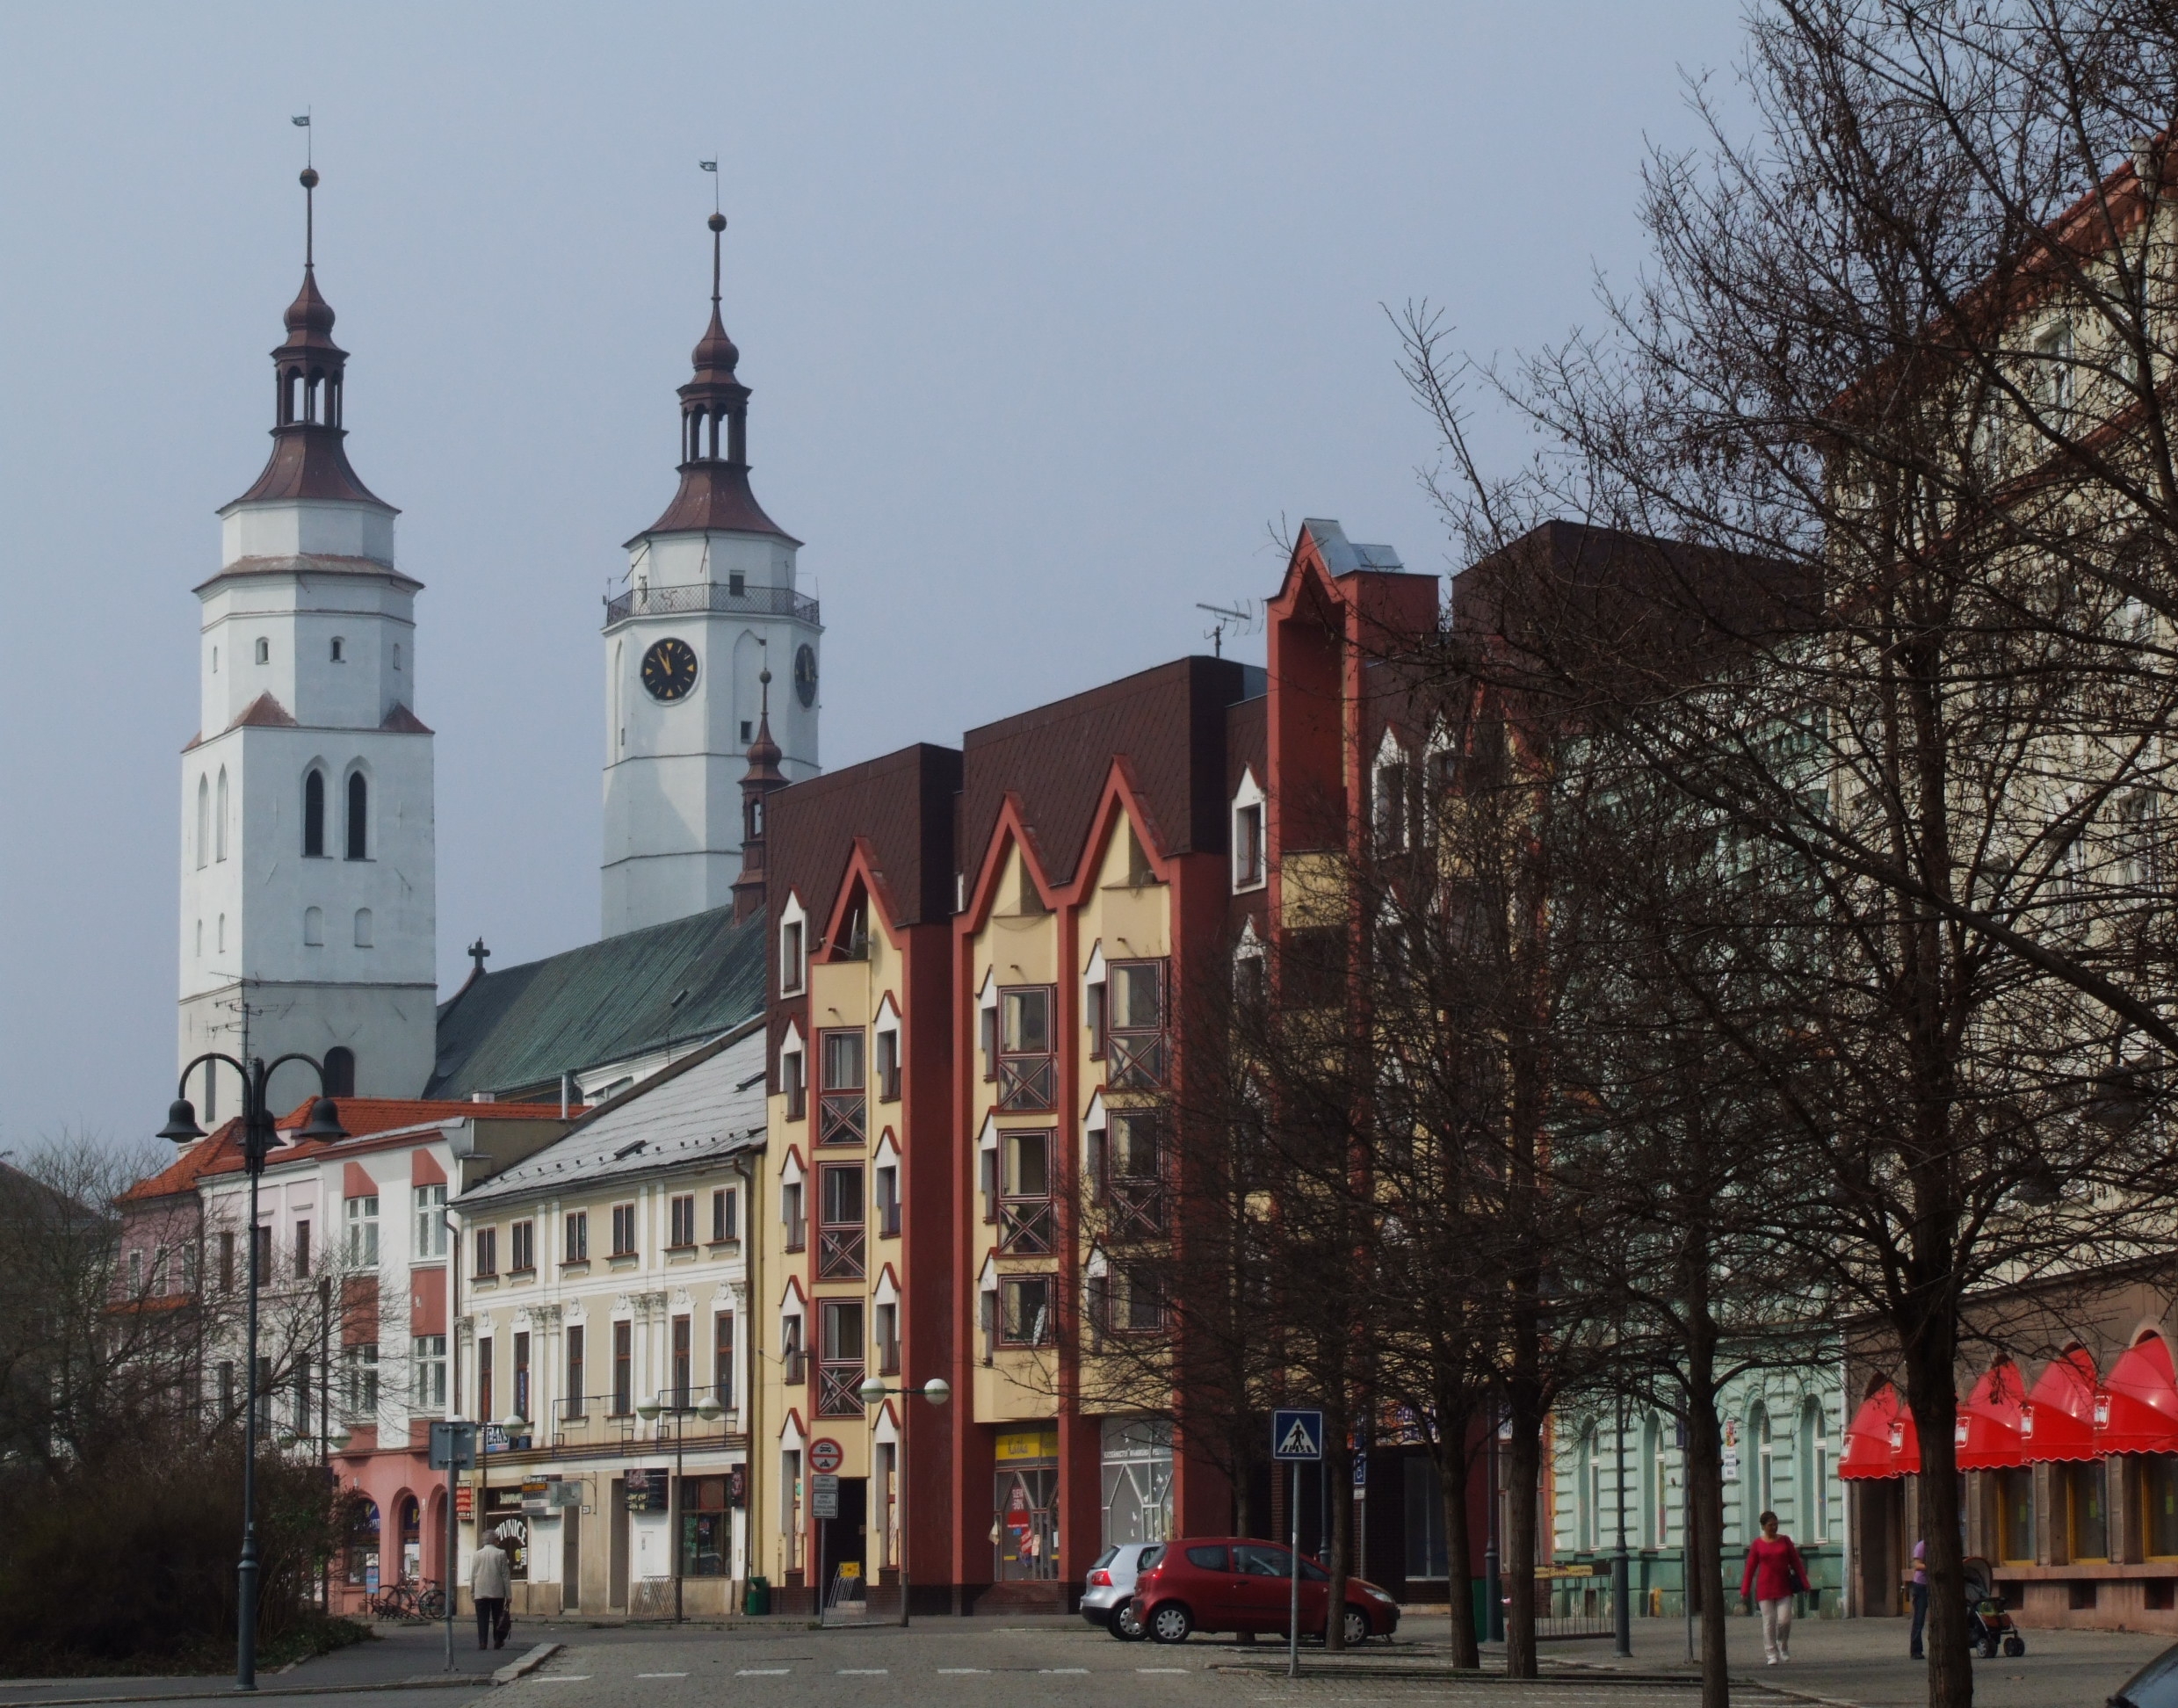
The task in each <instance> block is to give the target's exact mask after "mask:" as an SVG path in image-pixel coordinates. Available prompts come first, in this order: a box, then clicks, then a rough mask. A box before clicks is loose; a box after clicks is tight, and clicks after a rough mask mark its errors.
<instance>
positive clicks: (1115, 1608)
mask: <svg viewBox="0 0 2178 1708" xmlns="http://www.w3.org/2000/svg"><path fill="white" fill-rule="evenodd" d="M1164 1551H1165V1545H1164V1544H1163V1543H1161V1542H1123V1543H1121V1544H1120V1545H1118V1547H1116V1548H1106V1549H1105V1550H1104V1551H1103V1552H1102V1553H1100V1554H1099V1555H1097V1556H1096V1564H1095V1565H1093V1566H1091V1567H1089V1579H1088V1581H1086V1582H1085V1583H1084V1584H1083V1585H1082V1618H1085V1619H1087V1620H1088V1621H1089V1623H1090V1624H1091V1625H1101V1626H1102V1627H1103V1629H1104V1630H1106V1631H1109V1632H1111V1634H1112V1635H1113V1636H1115V1637H1117V1638H1118V1639H1119V1640H1120V1641H1121V1642H1123V1643H1139V1642H1140V1641H1141V1640H1142V1639H1143V1638H1144V1637H1146V1636H1147V1635H1148V1632H1145V1631H1144V1630H1143V1629H1142V1627H1141V1626H1140V1625H1138V1624H1137V1623H1136V1622H1135V1620H1134V1618H1133V1616H1132V1614H1131V1613H1130V1612H1129V1611H1128V1607H1129V1604H1130V1603H1132V1601H1133V1600H1134V1580H1135V1579H1136V1578H1138V1577H1140V1575H1141V1574H1143V1573H1144V1572H1147V1570H1148V1569H1149V1568H1150V1567H1153V1566H1154V1565H1155V1564H1156V1563H1157V1556H1158V1555H1160V1554H1161V1553H1162V1552H1164Z"/></svg>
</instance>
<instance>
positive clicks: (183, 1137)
mask: <svg viewBox="0 0 2178 1708" xmlns="http://www.w3.org/2000/svg"><path fill="white" fill-rule="evenodd" d="M221 1061H223V1062H225V1063H226V1064H227V1065H228V1067H229V1068H233V1069H234V1070H235V1073H236V1074H238V1075H241V1077H242V1163H243V1166H244V1167H245V1168H246V1169H248V1170H249V1175H250V1329H249V1342H248V1347H247V1350H246V1353H245V1357H247V1359H248V1362H247V1363H246V1364H244V1365H243V1370H244V1371H245V1372H246V1373H245V1375H244V1377H243V1383H244V1387H245V1391H246V1392H247V1393H248V1394H249V1403H248V1404H247V1405H246V1406H245V1407H244V1408H243V1409H242V1560H241V1562H240V1563H239V1564H238V1565H237V1566H236V1567H235V1579H236V1583H237V1593H238V1598H239V1605H238V1606H237V1607H236V1608H235V1689H236V1690H256V1689H257V1286H258V1284H259V1281H260V1279H261V1277H259V1275H258V1273H257V1183H258V1181H259V1180H260V1179H262V1178H263V1177H264V1159H265V1158H266V1157H267V1156H268V1155H270V1154H271V1150H272V1147H273V1145H274V1143H275V1142H277V1140H278V1138H279V1134H278V1133H276V1132H275V1131H274V1129H273V1125H272V1111H271V1107H270V1105H269V1104H267V1103H266V1101H265V1093H266V1091H267V1090H268V1089H270V1088H271V1082H272V1075H273V1074H274V1073H275V1072H277V1071H278V1070H279V1068H283V1067H285V1066H286V1064H287V1063H288V1062H291V1061H300V1062H301V1063H302V1064H303V1066H305V1067H306V1068H309V1069H310V1070H311V1071H312V1072H313V1073H315V1075H317V1076H318V1094H319V1095H318V1098H317V1101H316V1102H315V1103H313V1104H311V1105H310V1118H309V1119H308V1121H307V1122H305V1123H304V1124H303V1127H302V1130H301V1132H300V1133H298V1134H297V1135H296V1137H298V1138H300V1139H345V1138H346V1137H347V1136H348V1134H347V1132H346V1130H345V1129H344V1128H343V1127H342V1125H341V1124H340V1112H339V1111H338V1110H336V1109H335V1108H334V1106H333V1100H332V1098H331V1097H330V1096H327V1095H326V1087H325V1064H324V1063H323V1062H322V1061H319V1060H316V1059H315V1057H312V1056H307V1055H303V1054H302V1053H300V1052H295V1053H290V1054H287V1055H284V1056H276V1057H274V1058H273V1060H271V1061H269V1062H268V1061H266V1060H264V1058H263V1057H261V1056H252V1057H251V1058H250V1065H249V1066H248V1067H246V1068H245V1067H244V1066H243V1065H242V1063H241V1062H239V1061H237V1060H235V1058H234V1057H233V1056H231V1055H227V1054H224V1053H221V1052H220V1051H218V1050H209V1051H206V1053H204V1054H203V1055H200V1056H199V1057H197V1059H196V1060H193V1061H192V1062H191V1063H190V1064H189V1065H188V1066H187V1067H185V1068H183V1069H182V1074H181V1082H180V1084H179V1085H178V1086H177V1088H176V1089H177V1096H176V1097H175V1099H174V1101H173V1103H172V1104H170V1105H169V1107H168V1109H167V1111H166V1125H164V1126H163V1127H161V1128H160V1129H159V1133H158V1136H159V1137H160V1138H162V1139H170V1140H173V1141H174V1143H176V1144H177V1145H186V1144H189V1143H192V1141H194V1140H199V1139H201V1138H203V1137H204V1129H203V1128H202V1127H200V1126H199V1125H197V1111H196V1108H195V1106H194V1105H193V1104H191V1102H190V1101H189V1096H188V1092H189V1076H190V1075H192V1074H193V1073H194V1072H196V1070H197V1069H198V1068H201V1067H204V1066H205V1065H206V1063H216V1062H221Z"/></svg>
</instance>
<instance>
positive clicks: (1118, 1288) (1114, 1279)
mask: <svg viewBox="0 0 2178 1708" xmlns="http://www.w3.org/2000/svg"><path fill="white" fill-rule="evenodd" d="M1160 1281H1161V1277H1159V1275H1158V1273H1157V1270H1155V1268H1154V1266H1152V1265H1151V1264H1148V1263H1114V1264H1112V1265H1111V1269H1110V1270H1107V1271H1106V1272H1105V1275H1104V1277H1103V1300H1102V1303H1103V1311H1102V1317H1103V1322H1102V1327H1103V1328H1104V1330H1105V1331H1106V1332H1107V1333H1110V1334H1114V1335H1147V1334H1154V1333H1155V1332H1156V1331H1157V1330H1158V1329H1161V1328H1163V1327H1164V1326H1165V1300H1164V1290H1163V1287H1162V1286H1161V1285H1160Z"/></svg>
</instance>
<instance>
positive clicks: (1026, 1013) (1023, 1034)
mask: <svg viewBox="0 0 2178 1708" xmlns="http://www.w3.org/2000/svg"><path fill="white" fill-rule="evenodd" d="M1051 1005H1052V988H1051V987H1050V986H1049V985H1031V986H1027V987H1024V988H1017V989H1011V990H1002V991H1000V992H999V993H998V1031H999V1039H998V1045H999V1050H998V1106H999V1107H1000V1108H1001V1109H1007V1110H1029V1109H1049V1108H1051V1107H1053V1104H1054V1103H1055V1101H1056V1099H1057V1096H1058V1074H1057V1070H1056V1067H1055V1064H1054V1063H1053V1059H1052V1046H1051Z"/></svg>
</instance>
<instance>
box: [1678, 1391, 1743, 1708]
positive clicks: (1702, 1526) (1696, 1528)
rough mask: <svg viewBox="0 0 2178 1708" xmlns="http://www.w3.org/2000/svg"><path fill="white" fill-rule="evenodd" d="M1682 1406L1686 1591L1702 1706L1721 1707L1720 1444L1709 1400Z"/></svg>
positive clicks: (1726, 1683) (1725, 1688) (1725, 1692)
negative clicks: (1693, 1602) (1698, 1623)
mask: <svg viewBox="0 0 2178 1708" xmlns="http://www.w3.org/2000/svg"><path fill="white" fill-rule="evenodd" d="M1687 1410H1688V1412H1689V1414H1690V1415H1689V1416H1688V1418H1687V1504H1688V1506H1689V1508H1690V1511H1689V1513H1688V1516H1687V1533H1686V1550H1685V1552H1686V1593H1687V1594H1689V1595H1691V1596H1698V1604H1699V1606H1700V1609H1701V1619H1702V1631H1701V1661H1702V1708H1727V1704H1729V1702H1730V1700H1731V1696H1732V1682H1731V1680H1730V1679H1729V1678H1728V1677H1727V1676H1726V1670H1725V1664H1726V1663H1725V1611H1726V1608H1725V1590H1724V1575H1723V1562H1722V1558H1721V1556H1722V1553H1723V1545H1724V1534H1725V1483H1724V1452H1723V1444H1722V1443H1721V1442H1720V1440H1719V1436H1718V1429H1717V1408H1716V1406H1715V1404H1714V1401H1713V1400H1712V1401H1711V1403H1710V1404H1708V1405H1697V1404H1694V1403H1691V1402H1690V1403H1689V1405H1688V1407H1687Z"/></svg>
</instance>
